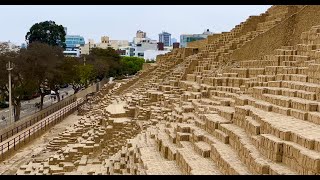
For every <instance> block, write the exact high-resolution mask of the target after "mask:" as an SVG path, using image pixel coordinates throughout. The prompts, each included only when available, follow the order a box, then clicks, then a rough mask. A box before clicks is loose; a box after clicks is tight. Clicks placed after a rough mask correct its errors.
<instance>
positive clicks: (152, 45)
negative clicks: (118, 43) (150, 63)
mask: <svg viewBox="0 0 320 180" xmlns="http://www.w3.org/2000/svg"><path fill="white" fill-rule="evenodd" d="M157 49H158V44H157V43H156V42H154V41H147V42H140V43H138V44H136V45H135V46H134V50H135V51H134V56H136V57H141V58H143V57H144V52H145V51H147V50H157Z"/></svg>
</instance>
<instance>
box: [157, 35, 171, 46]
mask: <svg viewBox="0 0 320 180" xmlns="http://www.w3.org/2000/svg"><path fill="white" fill-rule="evenodd" d="M159 42H162V43H163V44H164V46H171V34H170V33H168V32H162V33H160V34H159Z"/></svg>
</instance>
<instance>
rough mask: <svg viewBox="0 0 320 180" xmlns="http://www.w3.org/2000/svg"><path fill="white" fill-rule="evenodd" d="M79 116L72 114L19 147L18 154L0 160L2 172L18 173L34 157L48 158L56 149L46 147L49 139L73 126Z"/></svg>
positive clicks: (0, 170)
mask: <svg viewBox="0 0 320 180" xmlns="http://www.w3.org/2000/svg"><path fill="white" fill-rule="evenodd" d="M79 117H80V116H77V115H76V112H75V113H73V114H71V115H70V116H68V117H67V118H66V119H64V120H63V121H62V122H60V123H59V124H56V125H55V126H54V127H52V128H51V129H50V130H48V131H47V132H45V133H44V134H42V135H41V136H40V137H38V138H37V139H35V140H33V141H31V142H30V143H29V144H27V145H26V146H25V147H23V148H21V149H19V150H18V151H17V152H16V154H14V155H13V156H11V157H10V158H8V159H6V160H5V161H3V162H0V174H16V172H17V170H18V169H19V167H20V166H21V165H23V164H26V163H28V162H29V161H31V160H32V159H46V158H48V157H49V156H50V155H52V154H54V153H55V151H47V150H46V149H45V147H46V146H47V144H48V143H49V141H51V140H52V139H53V138H54V137H56V136H58V134H59V133H61V132H63V131H64V130H65V129H66V128H67V127H69V126H72V125H73V124H74V123H75V122H76V121H77V120H78V119H79Z"/></svg>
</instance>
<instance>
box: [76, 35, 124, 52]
mask: <svg viewBox="0 0 320 180" xmlns="http://www.w3.org/2000/svg"><path fill="white" fill-rule="evenodd" d="M127 46H129V41H127V40H110V38H109V37H108V36H102V37H101V42H100V43H94V40H93V39H89V42H88V43H87V44H85V45H84V46H82V47H81V48H80V49H81V52H80V53H81V54H89V52H90V49H92V48H101V49H107V48H109V47H111V48H113V49H115V50H121V49H120V48H121V47H127ZM119 52H120V51H119ZM121 54H123V53H121Z"/></svg>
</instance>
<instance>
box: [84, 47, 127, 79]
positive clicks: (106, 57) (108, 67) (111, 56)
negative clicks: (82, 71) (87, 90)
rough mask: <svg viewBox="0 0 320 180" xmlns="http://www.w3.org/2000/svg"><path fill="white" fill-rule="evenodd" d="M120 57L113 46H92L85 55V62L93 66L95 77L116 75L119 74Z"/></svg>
mask: <svg viewBox="0 0 320 180" xmlns="http://www.w3.org/2000/svg"><path fill="white" fill-rule="evenodd" d="M120 59H121V57H120V56H119V54H118V53H117V52H116V51H115V50H114V49H113V48H110V47H109V48H107V49H101V48H93V49H91V51H90V55H88V56H86V60H87V63H89V64H92V65H93V66H94V71H95V73H96V75H97V78H99V79H102V78H104V77H116V76H118V75H120V74H121V70H122V69H121V63H120Z"/></svg>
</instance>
